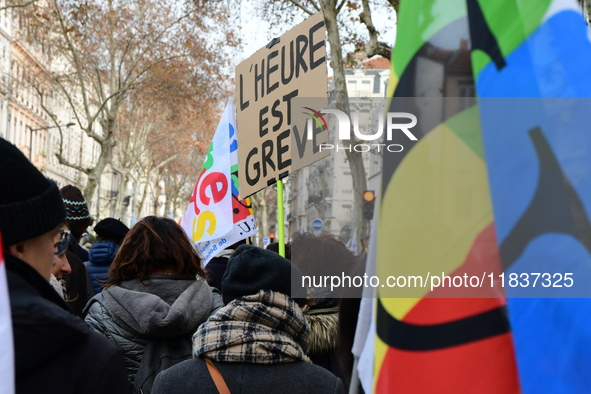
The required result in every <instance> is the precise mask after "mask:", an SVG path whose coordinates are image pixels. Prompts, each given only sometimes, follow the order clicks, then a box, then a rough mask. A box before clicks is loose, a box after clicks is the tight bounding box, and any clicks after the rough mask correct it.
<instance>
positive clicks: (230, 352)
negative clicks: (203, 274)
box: [193, 290, 311, 364]
mask: <svg viewBox="0 0 591 394" xmlns="http://www.w3.org/2000/svg"><path fill="white" fill-rule="evenodd" d="M309 335H310V328H309V327H308V323H307V322H306V318H305V317H304V313H303V312H302V310H301V309H300V307H299V306H298V305H297V304H296V303H295V302H293V301H292V300H291V299H289V297H288V296H286V295H284V294H281V293H277V292H274V291H267V290H260V291H259V292H258V293H257V294H254V295H250V296H245V297H240V298H237V299H235V300H233V301H232V302H230V303H229V304H228V305H226V306H225V307H223V308H221V309H220V310H218V311H217V312H216V313H215V314H214V315H212V316H210V317H209V319H208V320H207V321H206V322H205V323H203V324H202V325H201V326H200V327H199V329H198V330H197V332H196V333H195V335H193V355H194V356H195V357H200V356H203V357H208V358H211V359H212V360H217V361H222V362H244V363H254V364H279V363H288V362H294V361H305V362H311V361H310V359H309V358H308V357H307V356H306V354H305V352H306V350H307V349H308V337H309Z"/></svg>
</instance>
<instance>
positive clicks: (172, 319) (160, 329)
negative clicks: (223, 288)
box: [84, 275, 223, 383]
mask: <svg viewBox="0 0 591 394" xmlns="http://www.w3.org/2000/svg"><path fill="white" fill-rule="evenodd" d="M144 283H145V284H143V283H141V282H140V280H139V279H135V280H131V281H126V282H122V283H121V284H120V285H119V286H111V287H107V288H105V289H104V290H103V291H102V292H101V293H100V294H97V295H96V296H95V297H93V298H92V299H91V300H90V301H89V302H88V305H87V306H86V309H85V312H84V314H85V319H84V320H85V321H86V322H87V323H88V324H89V325H90V327H92V328H93V329H94V330H96V331H98V332H100V333H102V334H104V335H105V336H106V337H107V338H109V339H110V340H111V341H113V342H114V343H115V344H116V345H117V346H118V347H119V348H120V349H121V351H122V353H123V356H124V359H125V366H126V368H127V373H128V378H129V380H130V382H132V383H133V381H134V379H135V375H136V373H137V370H138V367H139V364H140V362H141V359H142V353H143V351H144V348H145V347H146V345H147V344H148V341H149V340H150V339H151V338H158V339H162V338H167V337H178V336H182V335H187V337H188V338H190V337H191V335H192V334H193V333H194V332H195V331H196V330H197V328H198V327H199V325H200V324H201V323H203V322H204V321H205V320H207V317H208V316H209V315H211V314H213V313H214V312H215V311H216V310H217V309H219V308H221V307H222V306H223V301H222V296H221V294H220V293H219V291H218V290H216V289H213V288H211V287H209V285H208V284H207V282H205V280H201V279H198V280H194V279H191V278H190V277H188V276H184V275H183V276H176V277H175V276H168V275H149V276H147V277H146V279H144Z"/></svg>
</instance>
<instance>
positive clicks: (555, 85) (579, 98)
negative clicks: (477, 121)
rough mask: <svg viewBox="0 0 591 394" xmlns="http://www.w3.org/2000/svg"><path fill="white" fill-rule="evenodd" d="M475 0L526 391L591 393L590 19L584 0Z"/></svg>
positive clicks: (478, 71)
mask: <svg viewBox="0 0 591 394" xmlns="http://www.w3.org/2000/svg"><path fill="white" fill-rule="evenodd" d="M467 4H468V12H469V17H470V21H471V23H470V34H471V36H472V41H473V42H474V48H473V53H472V62H473V65H474V67H473V71H474V77H475V80H476V92H477V94H478V96H479V102H480V105H479V107H480V117H481V119H482V134H483V141H484V151H485V156H486V162H487V167H488V173H489V182H490V189H491V196H492V203H493V208H494V216H495V227H496V236H497V239H498V243H499V248H500V255H501V259H502V263H503V267H504V269H505V271H506V276H507V277H509V275H513V278H516V277H517V278H519V282H514V283H513V284H515V283H519V285H518V286H507V296H508V297H510V298H509V299H508V311H509V316H510V321H511V326H512V331H513V335H514V340H515V352H516V358H517V365H518V370H519V378H520V382H521V386H522V390H523V392H524V393H540V392H547V393H550V392H552V393H589V392H591V375H589V373H588V365H589V361H590V360H591V315H590V314H589V313H587V312H586V311H588V310H590V309H591V299H589V296H590V294H589V290H588V288H589V285H588V284H589V283H590V282H589V281H590V280H591V224H590V217H589V212H590V210H591V154H590V153H591V138H589V122H588V112H589V108H590V107H591V99H590V98H589V97H591V75H589V72H588V70H589V67H588V66H591V43H590V42H589V30H588V27H587V25H586V24H585V22H584V21H583V18H582V16H581V14H580V11H579V9H580V8H579V6H578V4H577V2H576V1H574V0H572V1H568V0H554V1H550V0H541V1H535V2H534V1H530V2H522V1H516V0H502V1H496V2H494V5H493V4H492V2H487V1H481V0H478V1H476V0H469V1H468V2H467ZM476 50H478V51H476ZM534 273H540V274H541V275H548V276H549V277H550V276H551V278H552V280H551V281H548V282H547V283H545V282H544V277H543V276H542V278H540V281H538V282H537V284H536V285H533V283H534V280H535V275H534ZM568 273H570V274H571V275H570V277H571V279H572V280H573V282H572V283H571V282H569V279H568V277H567V278H565V276H566V275H568ZM528 278H531V281H530V282H529V283H526V282H525V279H528ZM524 285H527V286H524ZM557 286H560V287H557ZM532 296H533V297H536V298H531V297H532ZM517 297H519V298H517ZM564 297H573V298H564ZM574 297H576V298H574Z"/></svg>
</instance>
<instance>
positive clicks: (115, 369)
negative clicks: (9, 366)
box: [5, 255, 131, 394]
mask: <svg viewBox="0 0 591 394" xmlns="http://www.w3.org/2000/svg"><path fill="white" fill-rule="evenodd" d="M5 258H6V270H7V278H8V289H9V293H10V307H11V311H12V327H13V336H14V352H15V369H16V371H15V372H16V392H17V393H23V394H24V393H49V392H52V390H51V388H52V387H54V388H58V387H59V392H60V393H77V394H86V393H88V394H100V393H104V394H127V393H131V386H130V384H129V383H128V381H127V379H126V374H125V366H124V364H123V359H122V357H121V354H120V353H119V351H118V349H117V348H116V347H115V346H114V345H113V344H112V343H110V342H109V341H108V340H106V339H105V338H104V337H103V336H101V335H99V334H97V333H96V332H94V331H92V330H91V329H90V328H89V327H88V325H87V324H86V323H84V322H83V321H82V320H80V318H78V317H76V316H74V315H73V314H72V313H71V312H70V310H69V307H68V305H66V303H65V302H64V300H63V299H61V298H60V296H59V295H58V294H57V293H56V292H55V290H53V288H52V287H51V285H50V284H49V283H48V282H47V281H46V280H45V279H44V278H43V277H42V276H41V275H39V273H37V271H35V270H34V269H33V268H32V267H31V266H29V265H28V264H27V263H25V262H24V261H22V260H20V259H18V258H16V257H14V256H12V255H6V256H5ZM56 379H57V380H56ZM52 382H53V383H52Z"/></svg>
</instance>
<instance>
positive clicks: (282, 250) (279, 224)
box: [277, 179, 285, 257]
mask: <svg viewBox="0 0 591 394" xmlns="http://www.w3.org/2000/svg"><path fill="white" fill-rule="evenodd" d="M283 223H285V221H284V219H283V179H279V180H278V181H277V242H279V255H280V256H281V257H285V234H284V233H283V227H284V225H283Z"/></svg>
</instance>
